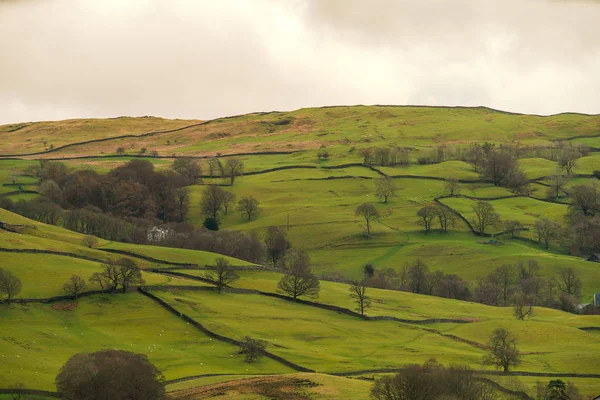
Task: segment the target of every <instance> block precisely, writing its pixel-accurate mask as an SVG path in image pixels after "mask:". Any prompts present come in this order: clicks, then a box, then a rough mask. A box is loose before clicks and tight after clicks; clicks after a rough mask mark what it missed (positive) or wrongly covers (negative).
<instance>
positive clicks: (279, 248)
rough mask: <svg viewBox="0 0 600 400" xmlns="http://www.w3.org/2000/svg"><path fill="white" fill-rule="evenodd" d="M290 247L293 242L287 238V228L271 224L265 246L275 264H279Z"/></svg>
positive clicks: (268, 255)
mask: <svg viewBox="0 0 600 400" xmlns="http://www.w3.org/2000/svg"><path fill="white" fill-rule="evenodd" d="M290 247H291V244H290V242H289V241H288V240H287V235H286V233H285V229H283V228H281V227H278V226H270V227H268V228H267V235H266V237H265V248H266V251H267V257H268V259H269V260H270V261H271V263H272V264H273V266H277V264H278V262H279V261H280V260H281V259H282V258H283V256H284V255H285V253H286V251H288V249H289V248H290Z"/></svg>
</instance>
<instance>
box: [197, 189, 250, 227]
mask: <svg viewBox="0 0 600 400" xmlns="http://www.w3.org/2000/svg"><path fill="white" fill-rule="evenodd" d="M235 198H236V196H235V194H234V193H231V192H228V191H226V190H223V189H222V188H221V187H220V186H218V185H208V186H206V187H205V188H204V190H203V191H202V199H201V200H200V207H201V208H202V213H203V215H204V216H205V220H204V227H205V228H207V229H210V230H218V229H219V223H220V222H219V221H220V220H219V217H221V216H222V215H227V214H228V213H229V211H230V210H231V208H232V207H233V204H234V203H235ZM237 210H238V211H239V212H240V213H241V214H242V215H243V216H244V217H245V218H247V219H248V221H250V220H251V219H254V218H256V216H258V215H259V214H260V212H261V209H260V206H259V202H258V200H257V199H256V198H254V196H252V195H249V196H245V197H242V198H241V199H240V200H239V201H238V203H237Z"/></svg>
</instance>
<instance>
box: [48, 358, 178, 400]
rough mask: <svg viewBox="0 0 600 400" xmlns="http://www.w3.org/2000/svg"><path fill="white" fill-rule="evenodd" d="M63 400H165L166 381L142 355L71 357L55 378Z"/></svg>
mask: <svg viewBox="0 0 600 400" xmlns="http://www.w3.org/2000/svg"><path fill="white" fill-rule="evenodd" d="M55 382H56V389H57V390H58V392H59V393H60V395H61V399H64V400H105V399H131V400H164V399H166V394H165V378H164V376H163V375H162V373H161V372H160V371H159V370H158V369H157V368H156V367H155V366H154V365H153V364H152V363H151V362H150V361H148V358H147V357H146V356H145V355H143V354H136V353H131V352H128V351H122V350H100V351H98V352H95V353H79V354H75V355H74V356H72V357H71V358H70V359H69V360H68V361H67V362H66V363H65V365H63V367H62V368H61V369H60V372H59V374H58V375H57V377H56V380H55Z"/></svg>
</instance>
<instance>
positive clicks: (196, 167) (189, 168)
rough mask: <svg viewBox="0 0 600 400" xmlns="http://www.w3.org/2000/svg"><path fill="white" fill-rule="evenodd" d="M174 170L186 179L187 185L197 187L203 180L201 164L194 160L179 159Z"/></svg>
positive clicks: (175, 162)
mask: <svg viewBox="0 0 600 400" xmlns="http://www.w3.org/2000/svg"><path fill="white" fill-rule="evenodd" d="M173 170H174V171H176V172H177V173H178V174H180V175H181V176H183V177H184V179H185V183H186V185H195V184H196V183H198V182H200V181H201V180H202V168H201V167H200V162H198V160H194V159H193V158H177V159H176V160H175V161H174V162H173Z"/></svg>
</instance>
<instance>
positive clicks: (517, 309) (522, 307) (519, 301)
mask: <svg viewBox="0 0 600 400" xmlns="http://www.w3.org/2000/svg"><path fill="white" fill-rule="evenodd" d="M514 303H515V305H514V307H513V313H514V315H515V317H516V318H517V319H519V320H521V321H524V320H525V318H527V317H529V318H531V316H532V315H533V305H532V304H531V302H530V301H529V299H528V298H527V297H526V296H525V295H523V294H520V293H519V294H517V295H516V296H515V299H514Z"/></svg>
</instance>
